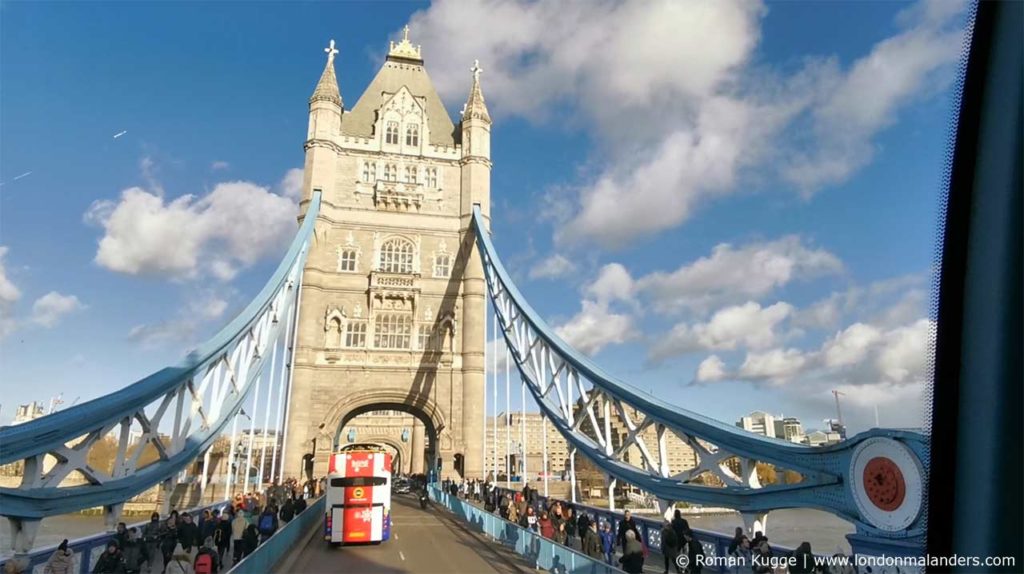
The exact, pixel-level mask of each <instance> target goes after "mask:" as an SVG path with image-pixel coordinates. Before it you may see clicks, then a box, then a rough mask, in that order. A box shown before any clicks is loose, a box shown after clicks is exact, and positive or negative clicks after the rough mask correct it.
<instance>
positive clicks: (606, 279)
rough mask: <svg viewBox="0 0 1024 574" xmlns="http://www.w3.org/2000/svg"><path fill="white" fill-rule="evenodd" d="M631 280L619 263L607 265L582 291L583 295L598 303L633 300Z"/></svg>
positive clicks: (627, 272)
mask: <svg viewBox="0 0 1024 574" xmlns="http://www.w3.org/2000/svg"><path fill="white" fill-rule="evenodd" d="M633 287H634V283H633V278H632V277H630V275H629V271H628V270H626V268H625V267H623V266H622V265H621V264H619V263H609V264H607V265H605V266H604V267H602V268H601V271H600V272H598V274H597V279H595V280H594V282H593V283H591V284H590V285H587V286H586V287H585V288H584V289H583V293H584V294H585V295H587V296H588V297H591V298H593V299H595V300H596V301H597V302H598V303H610V302H612V301H626V302H629V301H631V300H632V299H633Z"/></svg>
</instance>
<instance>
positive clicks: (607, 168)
mask: <svg viewBox="0 0 1024 574" xmlns="http://www.w3.org/2000/svg"><path fill="white" fill-rule="evenodd" d="M947 4H949V3H947ZM962 13H963V4H962V3H955V4H952V5H951V6H946V7H944V8H942V9H938V8H935V7H933V6H931V4H924V5H915V6H914V7H912V8H911V9H909V10H906V11H905V12H904V13H903V14H901V15H900V17H899V18H898V19H897V24H898V26H900V29H899V30H898V32H897V33H895V34H894V35H892V36H891V37H888V38H885V39H883V40H881V41H880V42H878V43H877V44H875V45H874V46H871V47H866V51H865V54H864V55H863V56H861V57H860V58H856V59H854V60H853V61H852V62H851V63H850V64H849V65H842V64H840V63H839V61H838V59H837V58H829V57H808V58H807V59H806V63H805V65H804V66H803V68H801V69H799V70H797V71H795V72H793V73H792V74H789V75H784V74H781V73H779V72H776V71H774V70H770V69H766V67H765V66H762V65H761V64H760V63H759V62H760V60H759V59H758V58H757V57H756V55H757V48H758V44H759V42H760V39H761V20H762V18H763V16H764V14H766V10H765V7H764V6H763V5H762V4H761V3H759V2H699V3H698V2H674V1H671V0H655V1H649V0H626V1H617V0H595V1H594V2H586V3H570V4H566V3H564V2H560V1H558V0H439V1H436V2H434V3H432V4H431V6H430V7H429V8H427V9H425V10H422V11H420V12H417V13H416V14H414V15H413V17H412V20H411V26H412V28H413V30H414V31H415V34H416V39H417V42H421V43H422V44H423V45H424V46H427V47H429V51H428V52H427V54H426V57H427V60H428V65H429V66H430V69H431V77H432V78H433V80H434V82H435V85H436V86H437V88H438V90H439V91H440V92H441V94H442V95H443V96H445V97H446V98H448V99H449V100H450V101H462V100H464V99H465V96H466V93H467V91H468V86H469V81H470V76H469V74H468V72H467V71H466V68H467V66H468V65H469V63H471V62H472V61H473V60H474V59H476V58H479V59H480V60H481V62H482V63H483V66H484V68H485V69H486V72H485V80H484V90H485V91H486V93H487V98H488V105H489V106H490V107H491V110H492V113H493V114H494V115H495V116H496V117H498V118H500V117H502V116H505V115H520V116H524V117H527V118H531V119H534V120H541V119H549V117H550V116H552V115H553V114H558V117H562V118H567V121H568V122H570V123H571V124H573V125H576V126H585V128H586V129H588V130H590V131H591V132H592V135H593V136H594V141H595V142H596V143H597V146H598V149H597V153H598V156H599V159H600V165H601V166H603V167H602V169H601V170H600V171H598V172H597V173H593V172H587V173H590V174H592V175H585V176H583V177H584V178H585V179H582V180H580V181H577V182H574V183H573V184H571V185H568V186H564V189H566V190H567V193H564V194H563V197H561V198H560V199H559V200H557V201H555V202H554V203H556V204H558V205H559V206H560V210H565V211H564V212H565V215H566V221H565V223H566V225H565V226H561V227H560V228H559V229H560V232H559V235H558V237H559V239H560V240H561V241H563V242H567V243H579V242H584V241H585V242H586V243H587V244H588V245H592V244H594V243H597V244H600V245H603V246H605V247H609V248H614V247H620V246H622V245H625V244H628V243H629V242H631V241H634V240H635V239H637V238H640V237H643V236H645V235H650V234H653V233H656V232H658V231H660V230H663V229H668V228H672V227H675V226H677V225H679V224H680V223H682V222H683V221H685V220H686V219H687V218H689V217H691V216H692V214H693V212H694V210H695V209H696V208H698V207H699V205H700V204H701V203H702V202H706V201H709V200H713V199H714V198H716V197H720V196H723V195H726V194H731V193H735V192H736V191H737V190H739V189H740V188H742V187H744V186H742V185H741V182H742V181H744V179H745V178H746V177H747V175H748V174H757V175H756V177H758V178H763V177H767V178H775V179H778V180H781V181H782V182H784V183H786V184H788V185H789V186H790V187H792V188H794V189H796V190H799V191H800V192H803V193H805V194H809V193H811V192H813V191H815V190H817V189H819V188H821V187H822V186H826V185H832V184H836V183H839V182H842V181H844V180H846V179H847V178H849V177H850V176H851V175H852V174H853V173H854V172H855V171H856V170H857V169H859V168H860V167H862V166H863V165H865V164H866V163H867V162H868V161H870V159H871V156H872V153H873V148H874V145H873V141H874V139H875V137H876V136H877V135H878V134H879V133H880V132H881V130H883V129H884V128H886V127H887V126H889V125H890V124H892V123H893V122H894V121H895V120H896V118H897V117H898V114H899V112H900V110H902V109H903V108H905V107H906V106H908V105H910V104H912V103H913V102H915V101H917V100H918V99H919V98H921V97H922V96H927V95H928V94H930V93H933V92H934V91H935V90H936V89H937V88H941V87H943V86H945V85H948V83H949V82H950V81H951V80H952V78H953V66H954V64H955V63H956V61H957V58H958V56H959V52H960V46H961V41H960V40H961V37H962V34H963V30H962V22H961V21H960V19H959V15H960V14H962ZM608 22H614V23H615V25H614V26H609V25H608ZM524 94H528V95H527V96H526V97H524ZM565 104H567V105H565ZM567 108H568V109H571V110H572V111H571V112H569V113H564V112H566V110H567ZM750 177H754V176H750Z"/></svg>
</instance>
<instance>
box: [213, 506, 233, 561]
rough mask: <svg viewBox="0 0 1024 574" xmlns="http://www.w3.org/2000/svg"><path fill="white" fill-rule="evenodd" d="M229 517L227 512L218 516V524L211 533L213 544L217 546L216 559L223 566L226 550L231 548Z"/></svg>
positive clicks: (226, 554)
mask: <svg viewBox="0 0 1024 574" xmlns="http://www.w3.org/2000/svg"><path fill="white" fill-rule="evenodd" d="M230 518H231V516H230V515H228V513H227V512H225V513H224V514H221V515H220V522H218V523H217V528H216V529H215V530H214V531H213V542H214V544H216V545H217V557H218V558H220V563H221V564H223V563H224V560H225V559H226V558H227V556H228V549H229V548H231V534H232V532H231V520H230Z"/></svg>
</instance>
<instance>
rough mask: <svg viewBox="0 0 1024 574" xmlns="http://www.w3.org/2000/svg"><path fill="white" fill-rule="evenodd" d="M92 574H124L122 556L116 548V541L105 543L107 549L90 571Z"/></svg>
mask: <svg viewBox="0 0 1024 574" xmlns="http://www.w3.org/2000/svg"><path fill="white" fill-rule="evenodd" d="M92 573H93V574H125V569H124V556H122V555H121V549H120V548H118V546H117V541H116V540H111V541H110V542H107V549H106V550H104V551H103V554H100V558H99V560H97V561H96V566H94V567H93V569H92Z"/></svg>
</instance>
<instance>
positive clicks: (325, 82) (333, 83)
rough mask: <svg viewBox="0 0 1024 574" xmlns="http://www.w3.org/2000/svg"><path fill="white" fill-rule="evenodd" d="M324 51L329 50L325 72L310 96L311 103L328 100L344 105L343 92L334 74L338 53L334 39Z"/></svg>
mask: <svg viewBox="0 0 1024 574" xmlns="http://www.w3.org/2000/svg"><path fill="white" fill-rule="evenodd" d="M324 52H327V65H326V66H324V73H323V74H321V75H320V81H319V82H317V84H316V89H315V90H313V96H312V97H311V98H309V103H311V104H312V103H313V102H316V101H327V102H333V103H334V104H336V105H338V106H342V105H343V104H342V102H341V92H340V91H338V78H337V77H336V76H335V75H334V55H335V54H337V53H338V50H337V49H335V47H334V40H331V43H330V45H329V46H327V47H326V48H324Z"/></svg>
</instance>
